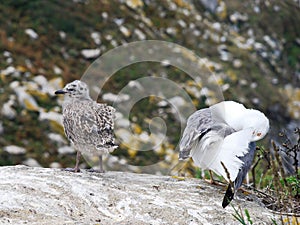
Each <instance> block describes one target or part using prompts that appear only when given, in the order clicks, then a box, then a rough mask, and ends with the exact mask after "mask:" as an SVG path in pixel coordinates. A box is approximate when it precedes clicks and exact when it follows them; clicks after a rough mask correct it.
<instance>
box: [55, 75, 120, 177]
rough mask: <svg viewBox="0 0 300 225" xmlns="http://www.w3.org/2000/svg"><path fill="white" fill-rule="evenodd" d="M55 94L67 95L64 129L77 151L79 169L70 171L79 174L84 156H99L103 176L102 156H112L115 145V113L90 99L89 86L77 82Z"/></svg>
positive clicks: (64, 104) (65, 97)
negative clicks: (81, 159) (109, 154)
mask: <svg viewBox="0 0 300 225" xmlns="http://www.w3.org/2000/svg"><path fill="white" fill-rule="evenodd" d="M55 94H63V95H64V101H63V105H62V108H63V125H64V130H65V134H66V136H67V138H68V139H69V140H70V142H71V143H72V144H73V146H74V148H75V149H76V151H77V157H76V166H75V168H74V169H68V170H70V171H73V172H78V171H79V160H80V155H81V152H82V153H87V154H95V155H98V156H99V167H100V169H99V172H103V165H102V155H103V154H107V153H109V152H112V151H113V150H114V149H115V148H117V146H116V145H115V144H114V142H115V138H114V133H113V129H114V120H113V119H114V112H115V109H114V108H113V107H111V106H108V105H106V104H99V103H97V102H96V101H93V100H92V99H91V97H90V96H89V89H88V86H87V84H86V83H84V82H82V81H79V80H75V81H73V82H71V83H69V84H67V85H66V86H65V87H64V88H63V89H62V90H58V91H56V92H55Z"/></svg>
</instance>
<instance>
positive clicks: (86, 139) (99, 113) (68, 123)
mask: <svg viewBox="0 0 300 225" xmlns="http://www.w3.org/2000/svg"><path fill="white" fill-rule="evenodd" d="M114 112H115V109H114V108H113V107H111V106H107V105H106V104H98V103H96V102H94V101H91V100H83V101H73V102H72V103H69V104H65V105H64V107H63V124H64V128H65V133H66V136H67V137H68V139H69V140H70V141H71V142H72V143H73V144H74V145H75V147H79V149H81V150H82V149H84V150H85V151H94V150H93V148H95V149H97V150H100V151H106V150H105V149H107V152H110V151H112V150H113V147H114V136H113V127H114V122H113V113H114Z"/></svg>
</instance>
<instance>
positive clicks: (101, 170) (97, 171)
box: [88, 155, 105, 173]
mask: <svg viewBox="0 0 300 225" xmlns="http://www.w3.org/2000/svg"><path fill="white" fill-rule="evenodd" d="M88 172H92V173H104V172H105V171H104V169H103V159H102V155H99V170H95V169H93V168H92V169H89V170H88Z"/></svg>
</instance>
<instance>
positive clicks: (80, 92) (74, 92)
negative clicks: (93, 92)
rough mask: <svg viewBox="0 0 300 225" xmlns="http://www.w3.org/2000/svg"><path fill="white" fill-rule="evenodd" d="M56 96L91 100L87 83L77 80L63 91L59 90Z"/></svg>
mask: <svg viewBox="0 0 300 225" xmlns="http://www.w3.org/2000/svg"><path fill="white" fill-rule="evenodd" d="M55 94H56V95H59V94H63V95H65V96H67V97H69V98H76V99H89V98H90V97H89V88H88V86H87V84H86V83H84V82H82V81H80V80H75V81H73V82H71V83H68V84H67V85H66V86H65V87H64V88H63V89H62V90H57V91H56V92H55Z"/></svg>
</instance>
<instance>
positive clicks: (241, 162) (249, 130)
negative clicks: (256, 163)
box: [179, 101, 269, 208]
mask: <svg viewBox="0 0 300 225" xmlns="http://www.w3.org/2000/svg"><path fill="white" fill-rule="evenodd" d="M268 131H269V120H268V119H267V117H266V116H265V115H264V114H263V113H262V112H260V111H258V110H254V109H247V108H245V107H244V106H243V105H242V104H240V103H237V102H233V101H224V102H221V103H218V104H215V105H213V106H211V107H209V108H206V109H201V110H198V111H196V112H195V113H193V114H192V115H191V116H190V117H189V119H188V121H187V126H186V128H185V130H184V132H183V135H182V138H181V141H180V144H179V147H180V152H179V158H180V159H186V158H189V157H192V159H193V161H194V162H195V164H196V165H197V166H199V167H200V168H202V169H208V170H212V171H214V172H215V173H216V174H218V175H221V176H223V177H224V178H225V179H226V180H227V181H228V182H229V185H228V188H227V191H226V193H225V196H224V199H223V203H222V206H223V207H224V208H225V207H226V206H227V205H228V204H229V203H230V201H231V200H232V199H233V196H234V193H235V191H236V190H237V189H238V188H239V187H240V186H241V185H242V182H243V180H244V179H245V177H246V175H247V172H248V170H249V169H250V167H251V164H252V161H253V158H254V155H255V148H256V147H255V141H258V140H260V139H262V138H263V137H264V136H265V135H266V134H267V132H268ZM211 179H212V177H211ZM231 182H233V186H232V185H231Z"/></svg>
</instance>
